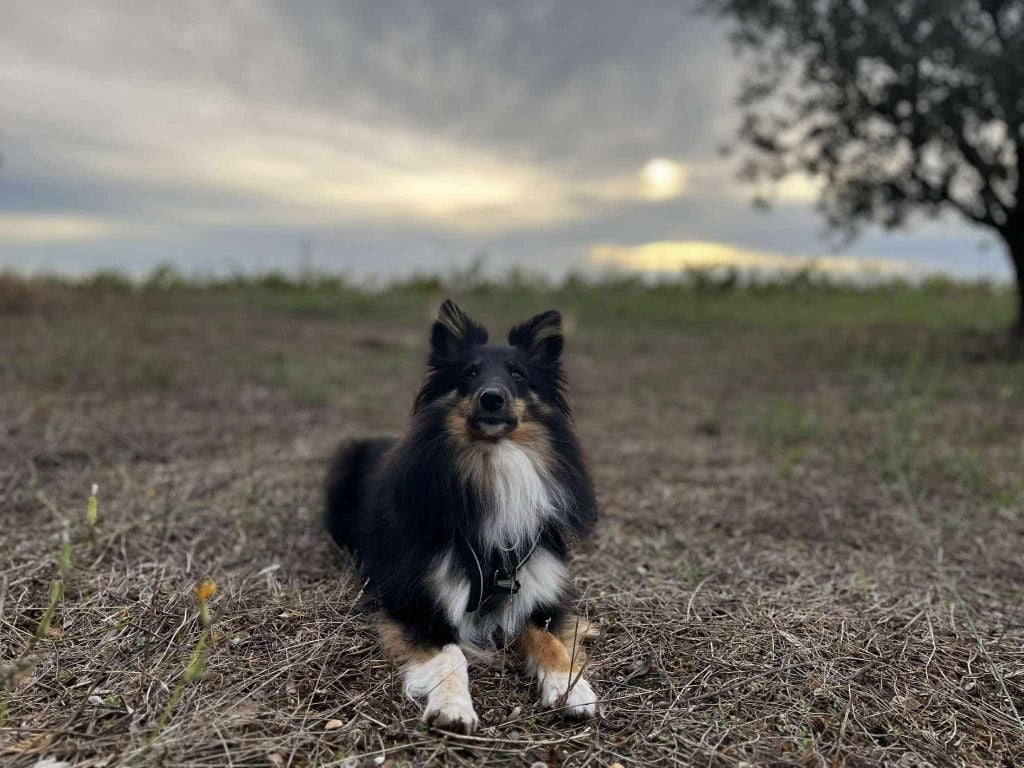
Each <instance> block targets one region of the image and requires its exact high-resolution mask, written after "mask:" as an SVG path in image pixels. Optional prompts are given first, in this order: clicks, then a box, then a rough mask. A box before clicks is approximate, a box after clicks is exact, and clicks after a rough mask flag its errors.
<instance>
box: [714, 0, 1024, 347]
mask: <svg viewBox="0 0 1024 768" xmlns="http://www.w3.org/2000/svg"><path fill="white" fill-rule="evenodd" d="M706 2H707V4H708V6H709V7H710V8H711V9H712V10H713V11H715V12H716V13H719V14H721V15H723V16H726V17H728V18H730V19H732V20H733V22H734V27H733V39H734V41H735V43H736V44H737V45H738V47H739V48H740V50H741V51H743V52H745V53H746V54H748V56H749V62H748V63H749V67H747V69H746V73H745V77H744V81H743V84H742V90H741V96H740V106H741V108H742V109H743V112H744V120H743V123H742V127H741V130H740V137H741V140H742V142H743V144H744V145H745V146H746V147H747V149H748V150H749V151H748V153H747V156H746V159H745V163H744V168H743V173H744V175H745V176H746V177H747V178H748V179H750V180H753V181H761V182H763V181H768V182H773V181H778V180H781V179H782V178H784V177H786V176H788V175H790V174H794V173H800V174H805V175H808V176H811V177H813V178H815V179H818V180H820V181H821V182H822V187H821V196H820V201H819V205H820V207H821V209H822V211H823V213H824V214H825V216H826V217H827V220H828V222H829V224H830V225H832V226H833V227H836V228H839V229H842V230H846V231H847V232H849V233H850V234H854V233H856V231H857V230H858V228H859V227H860V225H862V224H864V223H866V222H875V223H878V224H881V225H883V226H886V227H898V226H901V225H903V224H905V223H906V222H907V220H908V217H910V216H911V215H912V214H915V213H921V214H925V215H931V216H934V215H938V214H939V213H942V212H943V211H955V212H957V213H958V214H960V215H961V216H963V217H965V218H966V219H968V220H969V221H971V222H974V223H975V224H977V225H979V226H982V227H987V228H989V229H990V230H992V231H994V232H996V233H997V234H998V236H999V237H1001V238H1002V240H1003V241H1004V242H1005V243H1006V246H1007V250H1008V252H1009V255H1010V257H1011V260H1012V262H1013V264H1014V267H1015V269H1016V275H1017V280H1018V295H1019V298H1020V302H1021V304H1020V314H1019V315H1018V320H1017V324H1016V333H1017V336H1018V340H1020V341H1024V288H1022V286H1024V214H1022V211H1021V207H1020V202H1021V199H1022V197H1024V157H1022V155H1021V153H1020V151H1019V147H1020V145H1021V142H1022V141H1024V1H1022V0H967V1H966V2H963V1H961V2H957V1H956V0H897V1H896V2H893V1H892V0H852V1H851V0H706Z"/></svg>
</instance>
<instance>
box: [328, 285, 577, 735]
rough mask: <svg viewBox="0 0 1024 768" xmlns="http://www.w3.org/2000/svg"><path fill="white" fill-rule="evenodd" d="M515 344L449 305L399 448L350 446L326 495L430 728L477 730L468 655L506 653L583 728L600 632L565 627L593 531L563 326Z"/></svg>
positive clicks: (546, 317) (517, 337) (340, 537)
mask: <svg viewBox="0 0 1024 768" xmlns="http://www.w3.org/2000/svg"><path fill="white" fill-rule="evenodd" d="M508 342H509V345H508V346H497V345H493V344H488V334H487V329H486V328H484V327H483V326H482V325H479V324H478V323H476V322H474V321H473V320H471V319H470V318H469V317H468V316H467V315H466V313H465V312H464V311H463V310H462V309H461V308H460V307H459V306H458V305H456V304H455V303H454V302H452V301H450V300H448V301H445V302H444V303H443V304H442V305H441V308H440V311H439V313H438V315H437V319H436V321H435V322H434V324H433V327H432V329H431V335H430V353H429V357H428V361H427V373H426V376H425V378H424V380H423V383H422V386H421V387H420V389H419V392H418V393H417V394H416V398H415V401H414V403H413V409H412V416H411V419H410V423H409V427H408V430H407V431H406V432H405V434H404V435H403V436H402V437H400V438H398V439H369V440H361V441H357V442H355V443H353V444H349V445H347V446H344V447H342V449H341V450H340V451H339V452H338V455H337V456H336V457H335V458H334V460H333V462H332V464H331V468H330V471H329V473H328V478H327V484H326V496H327V499H326V523H327V529H328V532H329V533H330V535H331V537H332V538H333V539H334V540H335V541H336V542H337V543H338V544H339V545H341V546H342V547H345V548H347V549H349V550H351V551H352V552H353V553H354V554H355V556H356V559H357V561H358V562H359V564H360V568H361V572H362V576H363V578H364V579H365V580H366V584H367V591H368V593H369V595H371V596H372V598H373V599H374V602H375V603H376V604H377V605H378V607H379V611H380V616H379V622H380V625H379V629H380V636H381V641H382V645H383V648H384V650H385V653H386V654H387V655H389V656H390V657H391V658H392V659H393V660H394V661H395V662H396V663H397V664H398V665H400V667H401V669H402V671H403V673H404V689H405V692H406V694H407V695H408V696H409V697H410V698H413V699H421V698H425V699H426V705H425V708H424V710H423V720H424V721H425V722H426V723H427V724H428V725H430V726H434V727H437V728H441V729H444V730H449V731H455V732H462V733H470V732H472V731H473V730H474V729H475V728H476V727H477V726H478V724H479V718H478V717H477V714H476V712H475V710H474V708H473V701H472V698H471V696H470V691H469V677H468V671H467V659H466V655H465V652H464V649H465V650H466V651H472V650H473V649H480V648H483V649H492V650H493V649H496V648H497V647H499V646H498V644H499V642H502V643H505V644H507V645H511V647H513V648H514V650H515V652H516V654H517V655H518V656H519V657H520V658H521V659H522V660H523V661H524V662H525V664H526V667H527V669H528V670H529V672H530V673H531V675H533V676H534V677H535V678H536V681H537V685H538V687H539V691H540V699H541V703H542V705H543V706H545V707H549V708H557V709H559V711H561V712H562V713H564V714H565V715H567V716H569V717H574V718H581V719H582V718H589V717H593V716H594V715H595V714H596V713H597V700H596V696H595V694H594V690H593V688H592V687H591V685H590V683H589V682H588V681H587V680H586V678H584V677H583V663H584V656H583V648H582V641H583V639H584V638H585V637H587V636H589V635H590V634H591V633H592V627H591V625H590V624H589V623H588V622H586V621H585V620H583V619H581V618H578V617H576V616H574V615H572V613H571V601H572V599H573V595H572V592H571V584H570V580H569V576H568V570H567V560H568V555H569V547H570V545H571V544H572V543H573V542H576V541H578V540H580V539H582V538H583V537H584V536H586V535H587V534H588V533H589V532H590V531H591V529H592V528H593V526H594V523H595V522H596V519H597V504H596V501H595V497H594V490H593V485H592V483H591V480H590V476H589V474H588V473H587V468H586V466H585V464H584V460H583V455H582V452H581V449H580V445H579V441H578V440H577V437H576V433H575V430H574V427H573V417H572V412H571V411H570V408H569V403H568V400H567V397H566V386H565V384H566V382H565V377H564V373H563V370H562V364H561V354H562V347H563V336H562V326H561V316H560V315H559V313H558V312H555V311H548V312H544V313H542V314H539V315H537V316H535V317H533V318H531V319H530V320H527V321H526V322H524V323H521V324H519V325H517V326H515V327H514V328H513V329H512V330H511V331H510V332H509V335H508Z"/></svg>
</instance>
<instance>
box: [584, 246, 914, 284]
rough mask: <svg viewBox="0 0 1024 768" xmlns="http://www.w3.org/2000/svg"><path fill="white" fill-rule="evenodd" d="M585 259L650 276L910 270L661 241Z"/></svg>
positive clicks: (873, 261)
mask: <svg viewBox="0 0 1024 768" xmlns="http://www.w3.org/2000/svg"><path fill="white" fill-rule="evenodd" d="M587 258H588V260H589V262H590V263H591V264H592V265H594V266H596V267H602V268H612V269H619V270H624V271H630V272H648V273H659V272H663V273H678V272H682V271H684V270H687V269H712V268H717V267H732V268H735V269H739V270H742V271H760V272H795V271H799V270H803V269H809V268H813V269H814V270H816V271H820V272H827V273H832V274H842V275H854V276H857V275H868V274H882V275H904V276H907V275H910V274H912V273H913V272H914V270H913V269H912V267H911V265H909V264H907V263H906V262H900V261H895V260H892V259H882V258H870V257H862V256H861V257H854V256H836V255H821V256H806V255H793V254H787V253H780V252H777V251H762V250H756V249H749V248H741V247H738V246H733V245H729V244H726V243H716V242H700V241H664V242H652V243H643V244H640V245H618V244H612V243H602V244H599V245H595V246H593V247H592V248H591V249H590V250H589V252H588V254H587Z"/></svg>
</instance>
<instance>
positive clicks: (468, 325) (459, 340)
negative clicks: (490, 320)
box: [430, 299, 487, 357]
mask: <svg viewBox="0 0 1024 768" xmlns="http://www.w3.org/2000/svg"><path fill="white" fill-rule="evenodd" d="M486 343H487V329H486V328H484V327H483V326H482V325H479V324H478V323H475V322H473V321H472V320H470V319H469V316H468V315H467V314H466V313H465V312H463V311H462V307H460V306H459V305H458V304H456V303H455V302H454V301H452V300H451V299H445V300H444V303H442V304H441V309H440V310H438V312H437V320H435V321H434V327H433V328H432V329H431V331H430V348H431V352H433V354H435V355H439V356H440V357H452V356H453V355H454V354H455V353H456V352H457V351H458V350H459V349H462V348H465V347H467V346H470V345H473V344H486Z"/></svg>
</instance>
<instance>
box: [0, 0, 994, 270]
mask: <svg viewBox="0 0 1024 768" xmlns="http://www.w3.org/2000/svg"><path fill="white" fill-rule="evenodd" d="M0 20H2V28H0V155H2V157H3V164H2V165H0V269H4V268H8V269H12V268H13V269H17V270H21V271H61V272H71V273H81V272H88V271H91V270H95V269H98V268H115V269H120V270H123V271H126V272H128V273H131V274H143V273H145V272H147V271H149V270H152V269H153V268H154V267H156V266H157V265H159V264H163V263H171V264H174V265H175V266H177V267H178V268H180V269H182V270H183V271H186V272H194V273H204V274H207V273H217V274H225V273H229V272H261V271H266V270H270V269H284V270H295V269H314V270H323V271H331V272H340V273H344V274H347V275H350V276H352V277H354V278H359V279H364V278H365V279H378V278H383V279H388V278H392V277H398V276H404V275H408V274H411V273H426V272H430V273H435V272H445V271H449V270H451V269H454V268H457V267H459V266H461V265H465V264H467V263H470V262H471V261H472V260H474V259H476V258H479V257H481V256H483V257H484V259H485V263H486V264H487V265H488V268H489V269H492V270H496V271H503V270H506V269H508V268H513V267H515V268H521V269H525V270H529V271H539V272H544V273H547V274H550V275H553V276H559V275H564V274H566V273H567V272H569V271H592V272H600V273H603V272H608V271H615V270H623V269H625V270H630V271H635V270H640V271H646V272H652V273H673V272H676V271H678V270H679V269H681V268H682V267H684V266H710V265H716V264H734V265H737V266H740V267H743V268H751V269H771V270H774V269H781V270H785V269H790V268H794V267H795V266H798V265H803V264H805V263H806V262H807V260H808V259H813V260H814V261H815V263H816V264H818V265H819V266H820V267H821V268H823V269H827V270H832V271H837V272H851V271H857V272H859V271H862V270H867V271H868V272H871V273H879V272H881V273H889V272H899V273H905V272H906V273H912V274H916V273H922V272H931V271H944V272H947V273H950V274H954V275H958V276H965V277H976V276H986V277H993V278H997V279H998V278H1004V277H1006V276H1007V275H1008V274H1009V270H1008V268H1007V264H1006V259H1005V257H1004V255H1003V253H1002V251H1001V250H1000V248H999V246H998V245H997V244H996V243H995V242H994V241H993V240H992V238H990V237H989V236H987V235H986V234H985V233H984V232H982V231H980V230H978V229H975V228H973V227H971V226H969V225H967V224H965V223H963V222H960V221H958V220H956V219H954V218H949V219H941V220H938V221H932V222H919V223H917V224H916V225H915V226H913V227H912V228H911V229H910V230H909V231H907V232H903V233H898V234H892V233H884V232H881V231H877V230H869V231H866V232H865V233H864V235H863V236H862V237H861V238H860V239H859V240H857V241H856V242H854V243H853V244H851V245H845V244H843V243H840V242H838V241H837V240H836V238H834V237H830V236H827V235H826V233H825V231H824V224H823V222H822V220H821V218H820V217H819V216H818V215H817V214H816V213H815V211H814V209H813V199H814V185H813V184H812V183H810V182H809V181H807V180H804V179H791V180H789V181H787V182H785V183H784V184H783V185H782V186H781V187H780V188H779V189H778V190H776V191H775V197H776V200H775V204H774V205H773V207H772V209H771V210H770V211H769V212H764V211H760V210H757V209H755V208H754V207H753V206H752V205H751V199H752V196H753V192H752V190H751V189H750V188H748V187H746V186H744V185H743V184H741V183H740V182H739V181H738V180H737V178H736V171H737V164H738V161H737V159H736V158H735V157H729V156H723V154H722V153H721V152H720V149H721V147H722V146H723V145H727V144H729V142H730V141H731V140H732V139H733V137H734V135H735V130H736V126H737V123H738V112H737V110H736V108H735V106H734V101H735V97H736V94H737V91H738V86H739V81H740V77H741V74H742V64H743V63H742V61H740V60H738V59H737V58H736V56H735V55H734V51H733V50H732V48H731V47H730V44H729V42H728V40H727V36H726V32H727V28H726V27H725V26H724V25H723V23H722V22H721V21H719V20H716V19H713V18H710V17H708V16H706V15H703V14H699V13H697V12H696V11H695V10H694V8H693V7H692V6H691V5H688V4H687V3H686V2H685V1H683V0H680V1H677V2H658V1H655V0H632V1H631V2H618V1H615V0H576V1H573V2H550V1H547V0H538V1H536V2H534V1H532V0H520V1H517V2H501V0H492V1H490V2H488V1H486V0H465V1H462V0H458V1H457V0H435V1H434V2H424V1H423V0H410V1H409V2H403V1H401V0H394V1H393V0H372V1H371V0H368V1H367V2H338V1H336V0H324V1H322V2H321V1H319V0H305V1H304V2H286V1H281V2H276V1H273V0H252V1H251V2H239V1H237V0H230V1H228V0H224V1H218V2H209V1H208V0H200V1H193V0H180V1H179V2H175V3H166V2H132V3H123V2H90V3H81V2H72V1H65V0H48V1H47V2H45V3H25V2H19V1H18V0H0Z"/></svg>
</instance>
